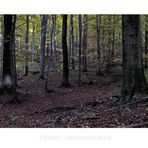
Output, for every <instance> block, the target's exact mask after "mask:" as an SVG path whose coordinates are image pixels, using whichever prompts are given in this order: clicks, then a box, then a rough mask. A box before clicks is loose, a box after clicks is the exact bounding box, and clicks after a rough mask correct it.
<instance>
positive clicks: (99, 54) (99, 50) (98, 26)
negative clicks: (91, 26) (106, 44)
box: [96, 15, 101, 75]
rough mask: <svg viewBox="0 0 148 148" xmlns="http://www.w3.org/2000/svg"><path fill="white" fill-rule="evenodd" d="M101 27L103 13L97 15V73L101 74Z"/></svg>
mask: <svg viewBox="0 0 148 148" xmlns="http://www.w3.org/2000/svg"><path fill="white" fill-rule="evenodd" d="M100 28H101V15H96V31H97V35H96V37H97V75H99V74H101V67H100V66H101V61H100V60H101V44H100V36H101V32H100Z"/></svg>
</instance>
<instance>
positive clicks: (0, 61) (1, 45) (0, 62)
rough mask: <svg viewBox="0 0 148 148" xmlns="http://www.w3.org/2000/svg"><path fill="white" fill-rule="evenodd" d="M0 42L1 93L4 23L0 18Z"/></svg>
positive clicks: (0, 84)
mask: <svg viewBox="0 0 148 148" xmlns="http://www.w3.org/2000/svg"><path fill="white" fill-rule="evenodd" d="M0 21H1V26H0V27H1V28H0V29H1V40H0V43H1V44H0V48H1V50H0V91H2V78H3V51H4V48H3V43H4V41H3V32H4V29H3V28H4V22H3V17H1V20H0Z"/></svg>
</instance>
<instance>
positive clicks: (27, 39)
mask: <svg viewBox="0 0 148 148" xmlns="http://www.w3.org/2000/svg"><path fill="white" fill-rule="evenodd" d="M28 50H29V15H27V16H26V50H25V57H26V58H25V75H26V76H28Z"/></svg>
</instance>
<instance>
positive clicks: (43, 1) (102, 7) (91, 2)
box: [0, 0, 148, 14]
mask: <svg viewBox="0 0 148 148" xmlns="http://www.w3.org/2000/svg"><path fill="white" fill-rule="evenodd" d="M0 13H1V14H147V13H148V4H147V0H0Z"/></svg>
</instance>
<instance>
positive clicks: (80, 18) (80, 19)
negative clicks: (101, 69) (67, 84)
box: [78, 15, 82, 86]
mask: <svg viewBox="0 0 148 148" xmlns="http://www.w3.org/2000/svg"><path fill="white" fill-rule="evenodd" d="M78 22H79V67H78V86H80V85H81V45H82V16H81V15H79V16H78Z"/></svg>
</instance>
